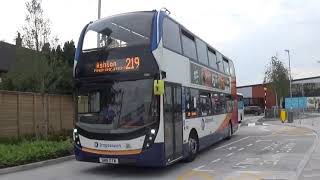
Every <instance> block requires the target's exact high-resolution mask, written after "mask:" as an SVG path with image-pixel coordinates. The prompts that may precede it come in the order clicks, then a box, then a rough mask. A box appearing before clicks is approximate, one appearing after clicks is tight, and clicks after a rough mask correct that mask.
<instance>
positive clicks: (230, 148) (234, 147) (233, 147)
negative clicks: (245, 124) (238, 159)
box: [228, 146, 237, 151]
mask: <svg viewBox="0 0 320 180" xmlns="http://www.w3.org/2000/svg"><path fill="white" fill-rule="evenodd" d="M228 149H229V150H230V151H231V150H232V149H237V147H236V146H232V147H229V148H228Z"/></svg>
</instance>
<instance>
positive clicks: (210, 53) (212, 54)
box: [208, 48, 218, 69]
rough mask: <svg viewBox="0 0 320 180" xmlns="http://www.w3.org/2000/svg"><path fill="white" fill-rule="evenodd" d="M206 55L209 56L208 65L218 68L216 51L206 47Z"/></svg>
mask: <svg viewBox="0 0 320 180" xmlns="http://www.w3.org/2000/svg"><path fill="white" fill-rule="evenodd" d="M208 56H209V66H210V67H211V68H213V69H218V64H217V56H216V52H215V51H214V50H212V49H209V48H208Z"/></svg>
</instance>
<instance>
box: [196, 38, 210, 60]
mask: <svg viewBox="0 0 320 180" xmlns="http://www.w3.org/2000/svg"><path fill="white" fill-rule="evenodd" d="M196 43H197V54H198V61H199V62H200V63H202V64H204V65H207V66H208V53H207V45H206V43H204V42H203V41H201V40H200V39H198V38H197V39H196Z"/></svg>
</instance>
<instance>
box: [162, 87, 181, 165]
mask: <svg viewBox="0 0 320 180" xmlns="http://www.w3.org/2000/svg"><path fill="white" fill-rule="evenodd" d="M163 104H164V128H165V129H164V134H165V135H164V142H165V155H166V162H167V163H169V162H170V161H173V160H175V159H177V158H180V157H182V144H183V142H182V141H183V139H182V133H183V132H182V107H181V85H178V84H173V83H166V84H165V94H164V103H163Z"/></svg>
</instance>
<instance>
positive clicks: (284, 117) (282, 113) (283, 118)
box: [280, 109, 286, 123]
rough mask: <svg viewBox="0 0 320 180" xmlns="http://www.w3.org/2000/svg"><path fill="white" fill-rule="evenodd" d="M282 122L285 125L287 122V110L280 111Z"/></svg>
mask: <svg viewBox="0 0 320 180" xmlns="http://www.w3.org/2000/svg"><path fill="white" fill-rule="evenodd" d="M280 120H281V122H282V123H284V122H285V121H286V110H285V109H281V110H280Z"/></svg>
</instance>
